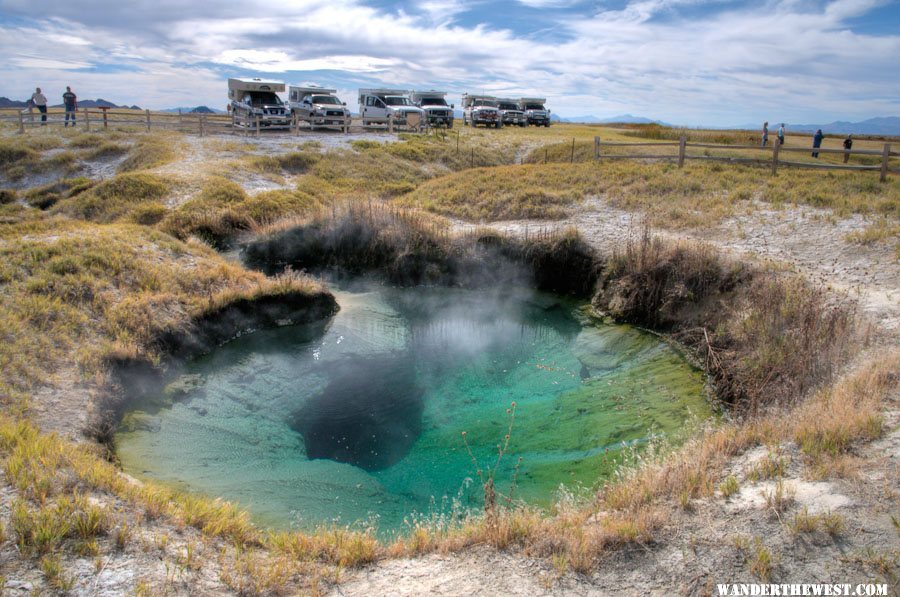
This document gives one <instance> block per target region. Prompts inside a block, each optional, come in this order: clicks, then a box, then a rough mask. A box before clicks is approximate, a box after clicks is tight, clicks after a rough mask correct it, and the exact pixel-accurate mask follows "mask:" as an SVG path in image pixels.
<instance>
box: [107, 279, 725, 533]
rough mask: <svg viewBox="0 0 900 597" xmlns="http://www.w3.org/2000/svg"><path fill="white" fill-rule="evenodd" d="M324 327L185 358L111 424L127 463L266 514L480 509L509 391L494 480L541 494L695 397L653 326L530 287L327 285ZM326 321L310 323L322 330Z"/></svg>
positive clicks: (596, 467)
mask: <svg viewBox="0 0 900 597" xmlns="http://www.w3.org/2000/svg"><path fill="white" fill-rule="evenodd" d="M335 294H336V296H337V300H338V303H339V304H340V306H341V311H340V312H339V313H338V314H337V315H336V316H335V317H334V319H333V320H332V321H330V322H328V323H327V325H325V326H322V325H318V326H306V327H303V326H299V327H287V328H280V329H278V330H271V331H264V332H258V333H255V334H252V335H249V336H246V337H244V338H241V339H239V340H237V341H234V342H232V343H230V344H227V345H226V346H224V347H222V348H220V349H217V350H216V351H215V352H213V353H212V354H210V355H208V356H206V357H203V358H200V359H197V360H195V361H193V362H191V363H189V364H188V365H187V366H186V369H185V370H184V371H183V372H181V374H180V375H179V376H177V377H175V378H174V381H172V383H169V384H168V385H167V386H166V387H165V388H160V391H159V393H158V395H155V396H152V397H151V398H150V399H148V400H146V401H143V402H142V403H141V404H137V405H135V409H136V410H133V411H132V412H131V413H129V414H128V415H126V417H125V418H124V420H123V424H122V428H121V430H120V432H119V433H118V435H117V438H116V442H117V447H118V454H119V456H120V458H121V460H122V463H123V465H124V467H125V469H126V470H127V471H128V472H130V473H132V474H135V475H137V476H139V477H145V478H151V479H156V480H160V481H163V482H168V483H174V484H177V485H180V486H183V487H185V488H189V489H192V490H195V491H201V492H205V493H208V494H211V495H217V496H222V497H225V498H227V499H230V500H235V501H238V502H240V503H241V505H243V506H244V507H246V508H248V509H249V510H250V511H251V512H252V513H253V514H254V516H255V517H256V518H257V519H258V520H259V522H261V523H263V524H269V525H273V526H277V527H287V526H289V525H295V526H300V527H314V526H316V525H318V524H322V523H329V522H332V521H336V520H337V521H340V523H342V524H346V523H352V522H354V521H358V520H372V519H373V518H374V519H377V521H378V526H379V528H380V529H381V530H382V531H387V532H390V531H393V530H402V529H403V528H404V519H405V518H407V517H408V515H410V514H411V513H413V512H418V513H424V514H429V513H434V512H435V511H437V510H441V509H445V508H446V507H447V506H446V504H444V505H442V503H444V502H446V501H447V500H448V499H455V500H457V503H458V504H459V505H462V507H464V508H465V507H472V508H477V507H479V505H480V504H479V499H480V496H481V490H480V487H479V484H478V483H477V482H472V479H473V478H474V477H475V465H474V464H473V462H472V459H471V457H470V456H469V454H468V452H467V450H466V447H465V445H464V443H463V439H462V435H461V434H462V432H463V431H465V432H466V438H467V440H468V442H469V444H470V446H471V448H472V451H473V453H474V456H475V457H476V459H477V460H478V462H479V466H481V467H487V466H488V465H489V464H491V463H493V462H494V461H495V460H496V450H497V444H498V443H500V442H502V441H503V440H504V436H505V434H506V431H507V427H508V417H507V414H506V411H507V409H508V408H510V405H511V403H512V402H515V403H516V408H515V423H514V427H513V431H512V434H511V438H510V442H509V449H508V453H507V456H506V457H505V458H504V459H503V461H502V462H501V466H500V470H499V471H498V473H497V480H498V484H499V486H500V487H501V490H505V488H506V487H508V485H509V481H510V479H511V478H512V475H513V467H514V466H515V464H516V462H517V461H518V459H519V458H520V457H521V465H520V468H519V472H518V487H517V489H516V496H517V497H518V498H522V499H524V500H526V501H529V502H531V503H536V504H543V505H546V504H549V503H550V502H551V501H552V499H553V496H554V493H555V491H556V489H557V488H558V487H559V485H560V484H561V483H562V484H569V485H573V484H576V483H580V484H582V485H587V486H590V485H592V484H595V483H596V482H597V481H598V479H601V478H602V476H603V475H605V474H608V473H609V472H610V470H611V469H612V468H613V467H614V465H615V461H616V454H617V452H618V451H619V450H620V449H621V447H622V444H623V442H634V441H643V440H646V439H647V438H648V437H650V436H651V435H656V434H672V433H674V432H676V431H678V430H679V429H681V428H682V427H683V426H684V424H685V422H686V421H687V420H688V419H689V418H691V417H706V416H708V415H709V408H708V406H707V404H706V401H705V398H704V393H703V378H702V376H701V374H700V373H699V372H698V371H696V370H694V369H693V368H691V367H690V366H688V365H687V363H685V362H684V360H683V359H682V358H681V357H680V356H679V355H678V354H677V353H676V352H675V351H673V350H672V349H671V348H670V347H669V346H667V345H665V344H664V343H661V342H660V341H659V340H658V339H657V338H655V337H653V336H651V335H648V334H645V333H642V332H639V331H637V330H634V329H632V328H629V327H626V326H612V325H605V324H598V323H595V322H593V321H591V320H590V319H589V318H587V317H585V316H584V315H583V314H582V313H581V312H580V311H579V309H578V308H577V307H578V306H577V305H574V304H572V303H569V302H566V301H564V300H561V299H558V298H555V297H552V296H549V295H544V294H536V293H532V292H529V291H523V290H514V289H507V290H502V291H499V290H498V291H493V292H491V291H465V290H451V289H426V288H413V289H391V288H384V287H378V286H369V287H368V288H366V289H364V290H359V289H357V290H354V291H349V290H342V291H335ZM323 327H324V329H323Z"/></svg>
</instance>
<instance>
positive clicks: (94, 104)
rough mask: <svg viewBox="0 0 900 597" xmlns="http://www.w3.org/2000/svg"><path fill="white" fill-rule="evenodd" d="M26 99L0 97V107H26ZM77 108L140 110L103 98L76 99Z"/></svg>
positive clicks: (57, 106)
mask: <svg viewBox="0 0 900 597" xmlns="http://www.w3.org/2000/svg"><path fill="white" fill-rule="evenodd" d="M27 107H28V102H27V101H18V100H11V99H9V98H8V97H0V108H27ZM50 107H51V108H62V107H63V105H62V104H55V105H52V106H50ZM78 107H79V108H124V109H129V110H140V109H141V108H140V106H119V105H117V104H114V103H112V102H109V101H106V100H105V99H95V100H78Z"/></svg>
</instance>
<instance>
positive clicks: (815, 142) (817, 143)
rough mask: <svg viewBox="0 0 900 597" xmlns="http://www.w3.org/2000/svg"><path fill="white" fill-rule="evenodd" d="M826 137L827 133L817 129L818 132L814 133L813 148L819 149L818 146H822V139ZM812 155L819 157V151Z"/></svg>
mask: <svg viewBox="0 0 900 597" xmlns="http://www.w3.org/2000/svg"><path fill="white" fill-rule="evenodd" d="M824 138H825V135H823V134H822V129H819V130H817V131H816V134H815V135H813V149H818V148H820V147H822V139H824ZM812 157H814V158H817V157H819V152H818V151H813V152H812Z"/></svg>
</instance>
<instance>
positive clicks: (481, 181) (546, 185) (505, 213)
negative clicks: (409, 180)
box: [397, 164, 607, 221]
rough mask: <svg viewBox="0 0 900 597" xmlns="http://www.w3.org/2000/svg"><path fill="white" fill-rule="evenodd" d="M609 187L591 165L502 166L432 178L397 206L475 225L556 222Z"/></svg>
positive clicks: (403, 198) (399, 201) (402, 199)
mask: <svg viewBox="0 0 900 597" xmlns="http://www.w3.org/2000/svg"><path fill="white" fill-rule="evenodd" d="M606 186H607V184H604V182H603V181H602V180H601V177H600V176H599V175H598V173H597V172H596V170H595V169H594V168H591V167H590V166H587V165H581V164H575V165H567V164H548V165H539V166H501V167H498V168H477V169H474V170H464V171H462V172H456V173H453V174H449V175H447V176H443V177H440V178H436V179H434V180H430V181H428V182H426V183H425V184H422V185H421V186H419V187H418V188H417V189H415V190H414V191H413V192H411V193H409V194H407V195H405V196H403V197H401V198H400V199H398V201H397V202H398V204H400V205H403V206H405V207H417V208H421V209H425V210H428V211H431V212H434V213H439V214H443V215H449V216H455V217H458V218H463V219H466V220H472V221H496V220H512V219H518V218H545V219H558V218H562V217H565V216H566V215H567V214H568V212H569V208H571V207H572V206H574V205H576V204H577V203H579V202H580V201H581V200H582V199H583V198H584V197H585V196H587V195H593V194H597V193H600V192H601V191H602V190H603V189H604V188H605V187H606Z"/></svg>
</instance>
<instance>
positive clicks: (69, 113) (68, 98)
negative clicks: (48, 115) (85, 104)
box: [63, 87, 78, 128]
mask: <svg viewBox="0 0 900 597" xmlns="http://www.w3.org/2000/svg"><path fill="white" fill-rule="evenodd" d="M63 105H64V106H65V108H66V125H65V127H66V128H68V126H69V118H70V117H71V118H72V126H75V111H76V110H77V109H78V97H77V96H76V95H75V93H74V92H73V91H72V88H71V87H66V92H65V93H64V94H63Z"/></svg>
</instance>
